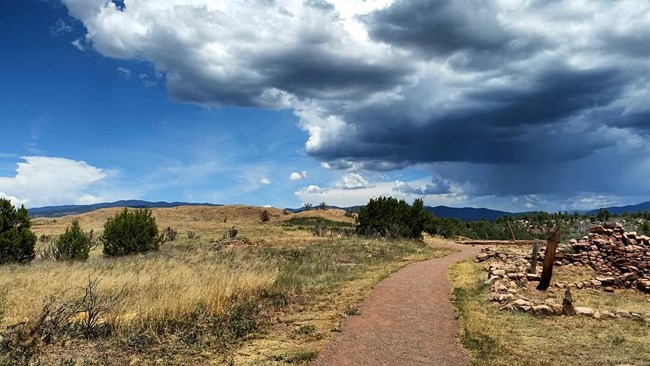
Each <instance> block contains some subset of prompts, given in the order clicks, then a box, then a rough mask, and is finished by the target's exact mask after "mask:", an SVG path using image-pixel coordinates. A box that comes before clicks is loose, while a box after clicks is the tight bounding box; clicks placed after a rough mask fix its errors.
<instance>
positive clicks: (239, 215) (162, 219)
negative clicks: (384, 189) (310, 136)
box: [32, 205, 354, 235]
mask: <svg viewBox="0 0 650 366" xmlns="http://www.w3.org/2000/svg"><path fill="white" fill-rule="evenodd" d="M122 209H123V208H104V209H100V210H96V211H92V212H88V213H84V214H80V215H69V216H63V217H57V218H36V219H34V220H32V229H33V230H34V232H35V233H36V234H37V235H40V234H60V233H62V232H64V231H65V228H66V227H67V226H69V225H70V223H72V221H73V220H78V221H79V224H80V225H81V227H82V228H84V229H85V230H95V231H98V230H102V229H103V228H104V223H105V222H106V220H107V219H109V218H111V217H113V216H114V215H115V214H116V213H118V212H120V211H121V210H122ZM152 211H153V215H154V216H155V217H156V222H157V223H158V226H159V227H161V228H164V227H168V226H169V227H173V228H176V229H178V230H181V231H186V230H198V231H210V230H212V229H216V228H219V229H220V230H221V229H223V228H225V227H230V226H238V227H239V226H241V225H249V226H250V225H254V224H261V223H262V222H261V219H260V214H261V213H262V212H263V211H267V212H268V213H269V221H270V222H271V223H278V222H283V221H286V220H289V219H291V218H293V217H322V218H326V219H329V220H333V221H343V222H350V223H353V222H354V218H352V217H346V216H345V211H344V210H340V209H328V210H311V211H305V212H300V213H295V214H294V213H290V212H288V211H284V210H282V209H278V208H273V207H256V206H244V205H233V206H216V207H215V206H178V207H171V208H154V209H152Z"/></svg>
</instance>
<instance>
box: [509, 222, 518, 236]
mask: <svg viewBox="0 0 650 366" xmlns="http://www.w3.org/2000/svg"><path fill="white" fill-rule="evenodd" d="M508 227H509V228H510V235H512V241H517V238H515V232H514V231H512V225H510V220H508Z"/></svg>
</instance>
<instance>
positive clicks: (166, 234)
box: [160, 226, 178, 243]
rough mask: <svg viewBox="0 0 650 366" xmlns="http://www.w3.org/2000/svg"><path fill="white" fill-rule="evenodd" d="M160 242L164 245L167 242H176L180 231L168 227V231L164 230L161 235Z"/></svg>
mask: <svg viewBox="0 0 650 366" xmlns="http://www.w3.org/2000/svg"><path fill="white" fill-rule="evenodd" d="M160 235H161V238H160V242H161V243H164V242H167V241H174V240H176V238H178V230H176V229H172V228H171V227H169V226H168V227H167V229H165V230H163V232H162V233H161V234H160Z"/></svg>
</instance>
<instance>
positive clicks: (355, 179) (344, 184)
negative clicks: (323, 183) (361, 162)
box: [336, 173, 373, 189]
mask: <svg viewBox="0 0 650 366" xmlns="http://www.w3.org/2000/svg"><path fill="white" fill-rule="evenodd" d="M336 187H337V188H341V189H361V188H372V187H373V185H372V184H371V183H370V182H368V180H367V179H366V178H364V177H363V176H362V175H361V174H357V173H349V174H346V175H344V176H343V177H342V178H341V180H340V181H338V182H336Z"/></svg>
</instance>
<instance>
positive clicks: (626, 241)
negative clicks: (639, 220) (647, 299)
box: [562, 223, 650, 292]
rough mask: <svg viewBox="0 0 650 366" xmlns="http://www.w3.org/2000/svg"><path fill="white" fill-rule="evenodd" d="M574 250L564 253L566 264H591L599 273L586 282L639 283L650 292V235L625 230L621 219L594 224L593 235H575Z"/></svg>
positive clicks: (608, 284) (613, 285)
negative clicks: (577, 236) (601, 224)
mask: <svg viewBox="0 0 650 366" xmlns="http://www.w3.org/2000/svg"><path fill="white" fill-rule="evenodd" d="M570 245H571V247H572V248H573V250H574V251H575V253H574V254H566V255H564V256H563V259H562V263H563V264H574V265H588V266H591V267H592V268H593V269H594V270H595V271H596V273H597V274H598V275H600V276H602V277H597V278H596V279H594V280H592V281H590V282H589V283H586V284H585V283H582V286H588V285H593V286H596V287H599V286H603V287H604V288H605V289H607V290H611V289H613V288H616V287H619V288H621V287H625V288H631V287H637V288H638V289H639V290H641V291H644V292H650V237H647V236H644V235H637V234H636V232H633V231H632V232H625V230H624V229H623V227H622V226H621V225H620V224H618V223H609V224H605V225H603V226H594V227H592V228H591V229H589V235H587V236H585V237H583V238H582V239H580V240H575V239H572V240H571V242H570Z"/></svg>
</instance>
